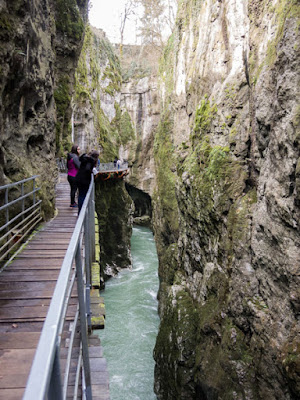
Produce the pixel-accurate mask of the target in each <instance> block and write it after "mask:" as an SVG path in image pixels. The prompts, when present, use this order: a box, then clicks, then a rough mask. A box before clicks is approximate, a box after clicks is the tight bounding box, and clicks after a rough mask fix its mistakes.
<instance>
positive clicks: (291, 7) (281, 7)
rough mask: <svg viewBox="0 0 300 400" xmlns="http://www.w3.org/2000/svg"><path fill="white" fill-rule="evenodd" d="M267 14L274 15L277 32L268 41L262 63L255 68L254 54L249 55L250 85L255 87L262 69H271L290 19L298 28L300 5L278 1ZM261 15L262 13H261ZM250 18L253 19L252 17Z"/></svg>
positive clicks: (289, 1)
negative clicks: (294, 21) (295, 21)
mask: <svg viewBox="0 0 300 400" xmlns="http://www.w3.org/2000/svg"><path fill="white" fill-rule="evenodd" d="M261 6H262V7H263V6H265V2H264V3H262V5H261ZM269 12H272V13H273V14H274V18H275V22H276V26H277V31H276V34H275V37H274V39H272V40H271V41H269V44H268V47H267V51H266V57H265V59H264V61H263V62H262V63H261V64H260V65H259V66H258V67H257V68H256V64H257V56H256V54H255V52H253V51H252V53H251V54H250V60H249V64H250V71H251V72H252V76H253V78H252V83H253V84H254V85H255V84H256V82H257V79H258V77H259V75H260V73H261V71H262V69H263V68H264V67H265V66H267V67H269V68H270V67H272V66H273V65H274V63H275V61H276V59H277V56H278V51H277V48H278V44H279V42H280V40H281V39H282V38H283V35H284V30H285V26H286V24H287V23H288V20H289V19H290V18H292V19H296V20H297V29H298V30H299V27H300V4H299V1H298V0H280V1H278V2H277V4H276V6H275V8H272V9H269ZM262 14H263V13H262ZM252 18H255V17H254V16H252Z"/></svg>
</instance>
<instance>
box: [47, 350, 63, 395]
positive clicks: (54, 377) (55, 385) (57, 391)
mask: <svg viewBox="0 0 300 400" xmlns="http://www.w3.org/2000/svg"><path fill="white" fill-rule="evenodd" d="M62 399H63V395H62V384H61V376H60V363H59V346H58V345H56V351H55V356H54V361H53V369H52V374H51V378H50V383H49V389H48V400H62Z"/></svg>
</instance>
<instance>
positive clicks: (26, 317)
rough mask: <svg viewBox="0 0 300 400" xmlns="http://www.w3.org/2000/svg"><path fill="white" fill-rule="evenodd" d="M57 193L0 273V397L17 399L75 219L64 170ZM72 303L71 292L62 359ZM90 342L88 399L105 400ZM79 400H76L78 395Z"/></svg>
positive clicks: (101, 365) (96, 342) (102, 372)
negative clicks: (50, 213)
mask: <svg viewBox="0 0 300 400" xmlns="http://www.w3.org/2000/svg"><path fill="white" fill-rule="evenodd" d="M56 192H57V195H56V208H57V210H58V213H57V216H56V217H55V218H54V219H53V220H51V221H49V222H48V223H46V224H45V225H44V226H43V228H42V229H41V230H40V231H39V232H38V233H37V234H36V235H35V236H34V238H33V239H32V240H31V241H30V242H29V244H28V245H27V246H26V248H25V249H24V250H23V251H22V252H21V253H20V254H19V255H18V257H17V258H16V259H14V261H13V262H12V263H11V264H10V265H9V266H8V267H6V269H5V270H4V271H3V272H2V273H0V400H2V399H3V400H4V399H5V400H20V399H22V396H23V393H24V389H25V386H26V382H27V378H28V375H29V372H30V368H31V364H32V361H33V357H34V354H35V349H36V347H37V344H38V340H39V337H40V332H41V330H42V327H43V322H44V320H45V317H46V315H47V311H48V306H49V304H50V301H51V297H52V294H53V291H54V287H55V284H56V280H57V278H58V275H59V271H60V267H61V265H62V262H63V259H64V256H65V253H66V250H67V247H68V244H69V241H70V238H71V236H72V233H73V229H74V226H75V224H76V221H77V209H73V208H70V207H69V205H70V203H69V201H70V195H69V193H70V189H69V184H68V182H67V178H66V175H65V174H61V175H60V182H59V184H58V185H57V190H56ZM76 304H77V300H76V293H75V292H74V293H73V294H72V298H71V301H70V305H69V308H68V311H67V321H66V323H65V329H64V333H63V337H62V342H61V343H62V344H61V358H62V359H66V357H67V347H68V340H69V337H70V324H72V319H73V317H74V314H75V311H76ZM77 345H78V346H79V338H78V344H77ZM89 346H90V347H89V353H90V364H91V375H92V376H91V378H92V392H93V399H94V400H108V399H109V388H108V372H107V369H106V360H105V359H104V358H103V356H102V348H101V346H100V339H99V338H98V337H97V336H93V335H91V336H89ZM72 357H73V356H72ZM74 357H75V355H74ZM71 365H72V363H71ZM75 370H76V367H75V365H74V368H73V370H71V373H72V374H71V378H70V381H69V387H68V395H67V398H68V399H71V398H72V399H73V392H72V391H73V389H74V387H72V384H74V381H75ZM78 398H81V397H80V393H79V396H78ZM33 400H34V399H33Z"/></svg>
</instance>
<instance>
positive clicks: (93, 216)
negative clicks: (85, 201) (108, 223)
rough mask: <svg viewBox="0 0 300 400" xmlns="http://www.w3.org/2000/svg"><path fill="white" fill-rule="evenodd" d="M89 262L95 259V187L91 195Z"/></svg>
mask: <svg viewBox="0 0 300 400" xmlns="http://www.w3.org/2000/svg"><path fill="white" fill-rule="evenodd" d="M91 260H92V262H94V261H95V260H96V257H95V185H94V186H93V191H92V193H91Z"/></svg>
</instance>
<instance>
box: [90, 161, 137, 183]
mask: <svg viewBox="0 0 300 400" xmlns="http://www.w3.org/2000/svg"><path fill="white" fill-rule="evenodd" d="M97 171H98V173H97V174H96V179H100V180H102V181H106V180H108V179H122V178H123V177H124V176H126V175H128V174H129V167H128V162H122V163H120V165H116V163H113V162H110V163H100V164H99V166H98V167H97Z"/></svg>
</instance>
